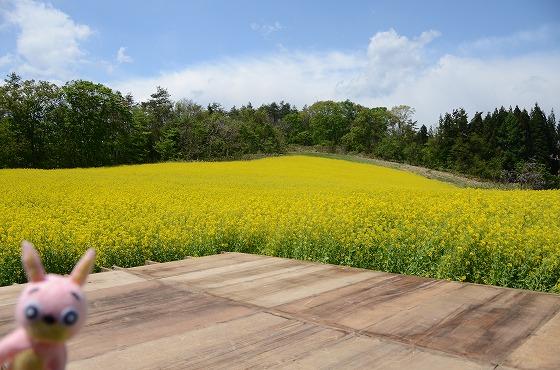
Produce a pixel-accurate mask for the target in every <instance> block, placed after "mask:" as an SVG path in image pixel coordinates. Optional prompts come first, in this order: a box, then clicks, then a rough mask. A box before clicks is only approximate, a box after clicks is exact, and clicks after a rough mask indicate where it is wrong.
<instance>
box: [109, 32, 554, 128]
mask: <svg viewBox="0 0 560 370" xmlns="http://www.w3.org/2000/svg"><path fill="white" fill-rule="evenodd" d="M527 34H529V33H527ZM535 34H537V35H539V37H542V30H541V31H540V32H539V33H535ZM524 35H526V34H524ZM436 37H440V33H439V32H437V31H434V30H428V31H425V32H423V33H421V34H420V35H418V36H416V37H412V38H408V37H406V36H403V35H399V34H398V33H397V31H395V30H393V29H390V30H388V31H384V32H378V33H376V34H375V35H373V37H372V38H371V39H370V41H369V44H368V45H367V47H365V48H364V50H357V51H355V52H341V51H331V52H305V51H289V50H283V51H280V52H275V53H271V54H268V55H262V56H260V57H251V58H237V59H232V58H226V59H222V60H218V61H213V62H208V63H204V64H198V65H192V66H189V67H186V68H184V69H181V70H177V71H165V72H161V73H160V74H158V75H157V76H154V77H140V78H132V79H128V80H124V81H115V82H112V83H111V85H112V86H113V87H115V88H117V89H119V90H120V91H123V92H132V93H133V95H134V96H135V97H136V98H137V99H141V100H143V99H147V98H149V95H150V94H151V93H153V92H154V91H155V87H156V86H163V87H166V88H167V89H168V90H169V92H170V93H171V95H172V96H173V97H174V98H190V99H193V100H194V101H196V102H198V103H201V104H208V103H210V102H214V101H216V102H220V103H222V104H224V105H225V106H233V105H236V106H239V105H242V104H245V103H247V102H249V101H250V102H252V103H253V104H254V105H259V104H262V103H270V102H272V101H280V100H285V101H288V102H291V103H294V104H296V105H297V106H299V107H301V106H303V105H305V104H307V105H309V104H312V103H314V102H315V101H317V100H325V99H333V100H345V99H350V100H352V101H355V102H358V103H361V104H364V105H367V106H394V105H399V104H407V105H410V106H412V107H414V108H415V109H416V116H415V118H416V119H417V120H418V121H419V123H420V124H426V125H435V124H436V123H437V120H438V117H439V115H440V114H442V113H444V112H449V111H451V110H452V109H454V108H458V107H464V108H465V109H466V110H467V112H469V113H470V114H471V116H472V114H473V113H474V112H475V111H488V110H492V109H494V108H495V107H497V106H501V105H504V106H506V107H507V106H509V105H512V104H519V105H520V106H524V107H527V108H530V107H531V106H532V105H533V104H534V103H535V102H538V103H539V104H540V105H541V106H542V107H543V108H544V109H546V110H550V109H551V108H556V110H558V108H560V107H558V105H557V104H558V101H557V98H556V92H557V91H560V74H558V73H557V66H558V65H560V54H559V53H544V54H542V53H541V54H527V55H521V56H516V57H508V58H504V57H488V58H484V57H480V56H479V57H468V56H457V55H451V54H447V55H443V56H441V57H439V58H436V60H435V61H432V62H430V61H429V60H428V58H426V54H427V53H428V51H429V47H430V43H431V42H432V41H433V40H434V39H435V38H436ZM499 42H500V40H499V39H493V40H492V43H494V44H496V45H497V44H498V43H499ZM502 42H503V43H511V38H509V39H508V38H505V39H504V40H502ZM516 42H521V40H518V41H516ZM480 43H483V41H481V42H480ZM480 43H479V44H480Z"/></svg>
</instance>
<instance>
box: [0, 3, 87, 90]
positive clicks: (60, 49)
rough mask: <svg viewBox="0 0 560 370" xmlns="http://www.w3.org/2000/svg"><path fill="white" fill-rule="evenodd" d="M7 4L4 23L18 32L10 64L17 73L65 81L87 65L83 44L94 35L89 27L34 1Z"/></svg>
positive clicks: (4, 11) (47, 5)
mask: <svg viewBox="0 0 560 370" xmlns="http://www.w3.org/2000/svg"><path fill="white" fill-rule="evenodd" d="M5 4H8V7H7V8H4V9H2V10H3V13H4V19H5V20H6V22H7V23H8V24H11V25H13V26H15V27H16V28H17V29H18V34H17V39H16V50H15V54H14V55H13V56H11V57H10V60H9V62H10V63H11V64H12V65H13V69H15V70H16V71H17V72H18V73H21V74H23V75H30V76H34V77H38V78H49V79H60V80H63V79H66V78H69V77H70V76H71V75H72V71H74V70H75V69H76V67H77V66H78V65H79V64H80V63H83V62H85V59H84V58H85V56H86V52H85V51H84V50H83V48H82V47H81V45H80V43H81V42H82V41H85V40H86V39H87V38H88V37H90V36H91V34H92V33H93V32H92V30H91V29H90V28H89V27H88V26H87V25H83V24H78V23H76V22H74V21H73V20H72V19H71V18H70V17H69V16H68V15H67V14H65V13H63V12H61V11H60V10H58V9H55V8H54V7H53V6H52V5H50V4H44V3H39V2H35V1H31V0H18V1H10V2H6V3H5ZM2 58H4V59H5V58H6V56H3V57H0V59H2Z"/></svg>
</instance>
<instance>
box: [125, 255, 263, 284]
mask: <svg viewBox="0 0 560 370" xmlns="http://www.w3.org/2000/svg"><path fill="white" fill-rule="evenodd" d="M266 258H271V257H263V256H257V255H253V254H243V253H223V254H215V255H212V256H205V257H193V258H188V259H185V260H179V261H173V262H166V263H161V264H155V265H144V266H138V267H131V268H129V269H127V270H129V271H130V272H131V273H134V274H137V275H140V276H145V277H146V278H152V279H155V278H162V277H168V276H174V275H181V274H186V273H189V272H194V271H201V270H206V269H209V268H214V267H220V266H228V265H232V264H235V263H242V262H247V261H255V260H262V259H266Z"/></svg>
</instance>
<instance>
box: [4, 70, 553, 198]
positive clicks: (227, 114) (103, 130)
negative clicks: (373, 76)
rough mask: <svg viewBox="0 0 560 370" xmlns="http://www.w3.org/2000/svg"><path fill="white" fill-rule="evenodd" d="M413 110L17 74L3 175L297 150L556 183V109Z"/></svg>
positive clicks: (7, 90)
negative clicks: (144, 95)
mask: <svg viewBox="0 0 560 370" xmlns="http://www.w3.org/2000/svg"><path fill="white" fill-rule="evenodd" d="M413 115H414V109H412V108H411V107H408V106H405V105H400V106H396V107H393V108H392V109H390V110H388V109H387V108H385V107H376V108H368V107H364V106H361V105H359V104H355V103H353V102H351V101H348V100H346V101H342V102H335V101H319V102H316V103H314V104H313V105H311V106H309V107H307V106H305V107H303V108H302V109H301V110H298V109H296V108H295V107H294V106H292V105H290V104H289V103H285V102H283V101H282V102H280V103H275V102H273V103H270V104H263V105H262V106H260V107H258V108H254V107H253V106H252V105H251V104H250V103H249V104H247V105H244V106H241V107H239V108H237V107H232V108H231V109H230V110H229V111H228V110H227V109H225V108H224V107H222V106H221V105H220V104H218V103H211V104H209V105H208V106H207V107H206V108H203V107H202V106H200V105H197V104H195V103H193V102H191V101H189V100H179V101H178V102H173V101H172V100H171V97H170V95H169V93H168V91H167V90H166V89H164V88H162V87H159V86H158V87H157V89H156V91H155V92H154V93H153V94H152V95H151V96H150V98H149V99H148V100H146V101H144V102H141V103H139V104H136V103H135V102H134V101H133V99H132V97H131V96H126V97H123V96H122V95H121V94H120V93H119V92H115V91H113V90H111V89H109V88H108V87H106V86H103V85H101V84H95V83H92V82H89V81H81V80H79V81H71V82H69V83H67V84H65V85H64V86H62V87H58V86H56V85H54V84H51V83H49V82H45V81H38V82H37V81H34V80H22V79H21V78H20V77H19V76H17V75H16V74H11V75H9V76H8V77H7V78H6V80H5V83H4V84H3V85H0V168H5V167H36V168H56V167H89V166H105V165H114V164H124V163H146V162H157V161H169V160H219V159H235V158H241V157H243V156H246V155H252V154H275V153H283V152H285V151H286V148H287V145H288V144H295V145H304V146H314V147H322V148H324V149H326V150H331V151H336V150H341V149H342V150H346V151H350V152H358V153H365V154H370V155H374V156H376V157H380V158H383V159H386V160H393V161H399V162H407V163H411V164H415V165H421V166H425V167H429V168H434V169H443V170H451V171H455V172H459V173H464V174H468V175H472V176H475V177H479V178H483V179H490V180H494V181H508V182H519V183H520V184H521V185H522V186H523V187H527V186H531V187H535V188H541V187H545V188H550V187H558V183H559V182H560V178H559V170H560V124H558V123H557V122H556V117H555V115H554V112H551V113H550V115H549V116H548V117H547V116H546V115H545V114H544V112H543V111H542V110H541V108H540V107H539V106H538V105H537V104H535V106H534V107H533V108H532V109H531V111H530V112H527V111H526V110H521V109H519V107H515V108H514V109H512V108H509V109H507V110H506V109H505V108H504V107H501V108H500V109H495V110H494V111H493V112H492V113H488V114H486V115H485V116H483V114H482V113H480V112H477V113H475V115H474V116H473V118H472V119H471V120H470V121H469V120H468V117H467V114H466V112H465V110H464V109H462V108H460V109H455V110H453V111H452V112H451V113H445V114H443V115H442V116H441V117H440V119H439V122H438V124H437V125H436V126H435V127H433V128H429V129H428V127H427V126H426V125H422V126H421V127H420V128H419V129H417V127H416V121H413V120H412V116H413ZM535 166H538V170H536V168H537V167H535ZM529 173H533V175H534V174H536V173H538V177H539V179H538V180H536V177H535V176H533V177H531V176H532V175H529ZM527 178H531V179H532V180H527Z"/></svg>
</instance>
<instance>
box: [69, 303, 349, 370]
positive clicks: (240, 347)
mask: <svg viewBox="0 0 560 370" xmlns="http://www.w3.org/2000/svg"><path fill="white" fill-rule="evenodd" d="M344 335H345V333H343V332H340V331H336V330H330V329H323V328H321V327H318V326H315V325H311V324H306V323H302V322H299V321H296V320H290V319H285V318H282V317H278V316H275V315H271V314H267V313H257V314H254V315H251V316H248V317H244V318H240V319H235V320H230V321H227V322H224V323H219V324H216V325H213V326H210V327H206V328H201V329H197V330H186V331H184V332H183V333H180V334H176V335H173V336H168V337H162V338H159V339H155V340H151V341H146V342H143V343H138V344H136V345H132V346H127V347H126V348H122V349H118V350H117V349H114V350H111V351H108V352H106V353H103V354H100V355H97V356H94V357H90V358H88V359H83V360H81V361H74V362H71V363H70V364H69V367H68V368H69V369H84V370H86V369H109V368H114V367H115V365H117V364H118V367H119V368H125V369H155V368H160V369H162V368H165V369H185V368H189V369H190V368H192V369H209V368H212V369H236V368H248V367H252V366H253V367H259V368H264V367H270V366H272V365H278V364H281V363H286V362H288V363H289V362H291V361H293V360H294V359H295V358H298V357H299V356H301V355H302V354H304V353H306V352H308V351H310V350H314V349H318V348H321V347H323V346H326V345H329V344H331V343H334V342H336V341H338V340H340V339H341V338H343V337H344Z"/></svg>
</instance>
